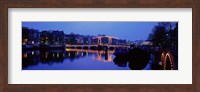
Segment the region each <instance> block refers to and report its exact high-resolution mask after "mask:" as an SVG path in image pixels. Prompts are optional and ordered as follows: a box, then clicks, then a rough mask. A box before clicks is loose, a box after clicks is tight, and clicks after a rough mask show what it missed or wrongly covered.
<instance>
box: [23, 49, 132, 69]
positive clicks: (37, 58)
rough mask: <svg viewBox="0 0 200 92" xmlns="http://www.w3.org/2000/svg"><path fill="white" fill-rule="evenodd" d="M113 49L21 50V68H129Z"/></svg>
mask: <svg viewBox="0 0 200 92" xmlns="http://www.w3.org/2000/svg"><path fill="white" fill-rule="evenodd" d="M113 53H114V50H108V51H98V50H83V49H66V50H23V51H22V70H130V68H129V66H128V64H127V61H123V60H120V61H119V60H118V59H117V58H116V57H115V55H114V54H113Z"/></svg>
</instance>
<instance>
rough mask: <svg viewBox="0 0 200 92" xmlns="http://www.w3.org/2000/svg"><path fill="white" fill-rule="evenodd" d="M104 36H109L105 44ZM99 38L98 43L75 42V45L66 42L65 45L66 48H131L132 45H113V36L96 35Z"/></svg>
mask: <svg viewBox="0 0 200 92" xmlns="http://www.w3.org/2000/svg"><path fill="white" fill-rule="evenodd" d="M103 37H107V38H108V43H107V44H103V43H102V38H103ZM94 38H97V39H98V43H97V44H89V45H88V44H81V45H78V44H75V45H70V44H66V45H65V47H66V48H72V49H96V48H99V47H100V48H108V49H115V48H130V45H112V38H114V37H111V36H97V37H94Z"/></svg>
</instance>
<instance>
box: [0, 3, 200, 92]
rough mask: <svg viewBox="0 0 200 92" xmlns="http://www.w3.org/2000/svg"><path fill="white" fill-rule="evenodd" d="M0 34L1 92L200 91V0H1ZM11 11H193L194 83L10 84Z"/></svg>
mask: <svg viewBox="0 0 200 92" xmlns="http://www.w3.org/2000/svg"><path fill="white" fill-rule="evenodd" d="M0 6H1V7H0V10H1V13H0V14H1V19H0V20H1V31H0V91H1V92H26V91H31V92H38V91H39V92H40V91H41V92H63V91H66V92H68V91H77V92H85V91H105V92H107V91H108V92H114V91H118V92H132V91H139V92H152V91H153V92H157V91H162V92H169V91H171V92H179V91H180V92H199V91H200V87H199V84H200V79H199V78H200V76H199V75H200V70H199V69H200V68H199V62H198V61H199V59H200V58H199V57H200V55H199V53H200V52H199V51H198V50H199V45H198V43H199V36H198V35H199V31H200V30H199V20H200V19H199V10H200V1H199V0H173V1H169V0H162V1H161V0H160V1H158V0H151V1H147V0H133V1H131V0H117V1H115V0H102V1H100V0H74V1H68V0H66V1H62V0H28V1H24V0H22V1H21V0H20V1H17V0H16V1H14V0H1V2H0ZM8 8H192V36H193V37H192V54H193V56H192V84H180V85H174V84H170V85H168V84H164V85H160V84H153V85H152V84H151V85H147V84H134V85H130V84H123V85H122V84H109V85H104V84H101V85H98V84H76V85H71V84H67V85H62V84H43V85H41V84H37V85H33V84H28V85H25V84H22V85H19V84H15V85H13V84H8V78H9V76H8V60H9V59H8V54H9V52H8V51H9V50H8V47H9V46H8V40H9V39H8V33H9V32H8V29H9V28H8V16H9V15H8Z"/></svg>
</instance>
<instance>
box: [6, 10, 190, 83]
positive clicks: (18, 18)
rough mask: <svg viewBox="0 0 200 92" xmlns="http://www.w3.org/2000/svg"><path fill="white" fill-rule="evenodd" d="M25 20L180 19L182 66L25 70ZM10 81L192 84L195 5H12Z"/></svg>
mask: <svg viewBox="0 0 200 92" xmlns="http://www.w3.org/2000/svg"><path fill="white" fill-rule="evenodd" d="M23 21H45V22H47V21H136V22H137V21H140V22H148V21H152V22H157V21H178V43H179V44H178V64H179V65H178V70H173V71H170V70H169V71H168V70H150V71H149V70H130V71H129V70H112V71H111V70H23V71H22V70H21V69H22V68H21V67H22V58H21V53H22V48H21V36H22V31H21V30H22V24H21V23H22V22H23ZM8 41H9V42H8V48H9V49H8V84H192V9H191V8H9V9H8Z"/></svg>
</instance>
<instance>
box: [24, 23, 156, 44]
mask: <svg viewBox="0 0 200 92" xmlns="http://www.w3.org/2000/svg"><path fill="white" fill-rule="evenodd" d="M157 23H158V22H22V26H23V27H29V28H33V29H38V30H39V31H43V30H63V31H64V33H65V34H69V33H71V32H73V33H76V34H77V33H78V34H81V35H94V36H96V35H98V34H104V35H108V36H114V37H118V38H120V39H126V40H132V41H134V40H146V39H147V37H148V35H149V33H151V32H152V29H153V27H154V26H155V25H156V24H157Z"/></svg>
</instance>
